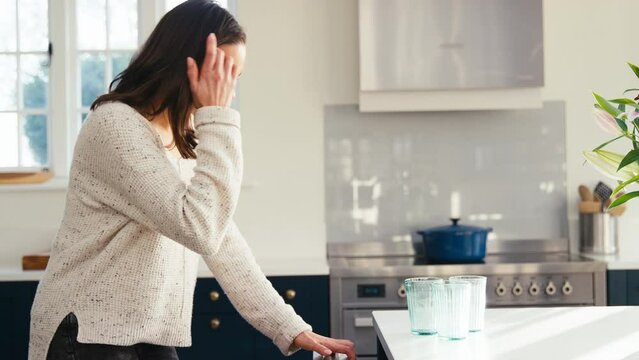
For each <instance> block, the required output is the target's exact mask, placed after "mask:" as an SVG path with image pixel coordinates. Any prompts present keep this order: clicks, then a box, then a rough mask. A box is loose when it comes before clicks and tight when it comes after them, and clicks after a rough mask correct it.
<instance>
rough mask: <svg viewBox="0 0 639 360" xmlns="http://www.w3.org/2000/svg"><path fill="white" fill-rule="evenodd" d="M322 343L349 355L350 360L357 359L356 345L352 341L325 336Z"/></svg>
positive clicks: (335, 350) (332, 349) (337, 351)
mask: <svg viewBox="0 0 639 360" xmlns="http://www.w3.org/2000/svg"><path fill="white" fill-rule="evenodd" d="M321 343H322V345H324V346H325V347H327V348H329V349H331V351H333V352H336V353H339V354H345V355H346V356H347V357H348V360H355V359H356V357H355V345H354V344H353V342H352V341H349V340H341V339H331V338H324V339H322V341H321Z"/></svg>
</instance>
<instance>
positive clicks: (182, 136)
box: [29, 0, 355, 360]
mask: <svg viewBox="0 0 639 360" xmlns="http://www.w3.org/2000/svg"><path fill="white" fill-rule="evenodd" d="M213 34H215V35H213ZM245 39H246V36H245V34H244V31H243V30H242V28H241V27H240V26H239V24H238V23H237V22H236V20H235V19H234V18H233V17H232V16H231V15H230V14H229V13H228V12H227V11H226V10H224V9H223V8H221V7H219V6H218V5H216V4H215V3H213V2H212V1H206V0H189V1H187V2H185V3H183V4H181V5H179V6H178V7H176V8H175V9H174V10H172V11H170V12H169V13H167V14H166V15H165V16H164V17H163V18H162V20H160V22H159V23H158V25H157V26H156V28H155V29H154V31H153V32H152V34H151V35H150V37H149V39H148V40H147V41H146V43H145V44H144V46H143V47H142V48H141V50H140V51H139V53H138V54H137V55H136V56H135V58H134V59H133V60H132V61H131V63H130V65H129V67H128V68H127V69H126V70H125V71H124V72H123V73H121V74H120V75H118V76H117V77H116V79H115V80H114V82H113V83H112V84H111V85H112V87H113V85H114V84H117V85H116V86H115V88H114V89H111V91H110V92H109V93H108V94H105V95H102V96H101V97H99V98H98V99H96V101H95V102H94V103H93V104H92V106H91V110H92V111H91V112H90V114H89V116H88V118H87V119H86V121H85V123H84V124H83V126H82V129H81V131H80V134H79V136H78V139H77V142H76V145H75V148H74V153H73V162H72V165H71V174H70V181H69V189H68V193H67V198H66V208H65V212H64V217H63V219H62V223H61V226H60V229H59V231H58V233H57V235H56V238H55V240H54V242H53V247H52V252H51V258H50V261H49V264H48V266H47V269H46V272H45V275H44V277H43V278H42V280H41V281H40V283H39V285H38V289H37V292H36V297H35V300H34V303H33V307H32V310H31V333H30V342H29V359H32V360H40V359H76V360H84V359H154V360H156V359H177V354H176V351H175V346H190V345H191V333H190V331H191V317H192V306H193V292H194V287H195V281H196V277H197V269H198V265H197V262H198V260H199V257H200V256H201V257H202V258H203V259H204V261H205V262H206V264H207V265H208V267H209V268H210V269H211V271H212V272H213V273H214V275H215V277H216V279H217V280H218V282H219V283H220V284H221V286H222V287H223V288H224V291H225V292H226V294H227V295H228V296H229V298H230V300H231V301H232V303H233V304H234V306H235V307H236V308H237V310H238V311H239V312H240V314H241V315H242V316H243V317H244V318H245V319H246V320H247V321H248V322H249V323H250V324H251V325H253V326H254V327H255V328H257V329H258V330H259V331H261V332H262V333H263V334H265V335H266V336H268V337H270V338H271V339H272V340H273V342H274V343H275V345H276V346H277V347H278V348H279V349H280V350H281V352H282V353H283V354H285V355H289V354H292V353H293V352H295V351H297V350H299V349H300V348H302V349H307V350H313V351H316V352H318V353H321V354H324V355H329V354H330V353H332V352H337V353H345V354H347V355H348V356H349V358H350V359H355V356H354V349H353V344H352V343H351V342H350V341H347V340H336V339H331V338H327V337H323V336H321V335H318V334H315V333H313V332H312V331H311V330H312V329H311V327H310V326H309V325H308V324H307V323H306V322H304V321H303V320H302V319H301V318H300V317H299V316H298V315H297V314H295V312H294V310H293V309H292V307H291V306H290V305H287V304H286V303H284V301H283V300H282V298H281V297H280V296H279V295H278V294H277V292H276V291H275V290H274V289H273V288H272V286H271V284H270V282H269V281H268V280H267V279H266V277H265V276H264V274H263V273H262V272H261V270H260V268H259V267H258V265H257V263H256V262H255V259H254V257H253V255H252V254H251V251H250V249H249V248H248V246H247V244H246V242H245V240H244V238H243V237H242V235H241V233H240V232H239V231H238V228H237V226H236V225H235V223H234V222H233V220H232V217H233V213H234V211H235V207H236V205H237V201H238V196H239V190H240V184H241V179H242V152H241V133H240V118H239V113H238V112H237V111H235V110H232V109H230V108H229V104H230V102H231V100H232V98H233V96H234V89H235V84H236V81H237V77H238V76H239V74H240V73H241V72H242V68H243V66H244V58H245ZM198 64H199V65H198ZM237 342H238V346H242V339H237Z"/></svg>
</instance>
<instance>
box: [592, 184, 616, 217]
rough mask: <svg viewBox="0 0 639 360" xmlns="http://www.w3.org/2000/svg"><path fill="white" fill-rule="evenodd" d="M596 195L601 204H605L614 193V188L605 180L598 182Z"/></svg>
mask: <svg viewBox="0 0 639 360" xmlns="http://www.w3.org/2000/svg"><path fill="white" fill-rule="evenodd" d="M594 192H595V197H596V198H598V199H599V200H600V201H601V204H602V205H603V204H605V203H606V201H607V200H608V199H610V195H612V189H611V188H610V186H608V185H606V184H604V183H603V182H601V181H600V182H598V183H597V186H595V191H594ZM603 210H604V208H603V206H602V208H601V212H603Z"/></svg>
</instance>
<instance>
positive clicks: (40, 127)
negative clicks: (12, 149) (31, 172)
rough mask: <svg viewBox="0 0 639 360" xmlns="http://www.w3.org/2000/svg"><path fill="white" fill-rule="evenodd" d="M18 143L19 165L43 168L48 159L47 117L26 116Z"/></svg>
mask: <svg viewBox="0 0 639 360" xmlns="http://www.w3.org/2000/svg"><path fill="white" fill-rule="evenodd" d="M22 125H23V126H22V139H21V141H20V150H21V151H20V156H21V159H20V165H21V166H44V165H47V163H48V162H49V159H48V151H47V149H48V147H47V144H48V139H47V116H46V115H39V114H38V115H35V114H30V115H27V116H26V117H25V119H24V121H23V124H22Z"/></svg>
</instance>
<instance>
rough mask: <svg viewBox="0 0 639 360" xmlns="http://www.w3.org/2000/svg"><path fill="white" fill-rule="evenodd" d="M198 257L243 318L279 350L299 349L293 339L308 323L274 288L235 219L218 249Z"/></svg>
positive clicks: (285, 353) (306, 327)
mask: <svg viewBox="0 0 639 360" xmlns="http://www.w3.org/2000/svg"><path fill="white" fill-rule="evenodd" d="M202 258H203V259H204V262H205V263H206V265H207V266H208V268H209V269H210V270H211V272H212V273H213V276H215V279H216V280H217V281H218V282H219V283H220V285H221V286H222V288H223V289H224V292H225V293H226V295H227V296H228V297H229V299H230V300H231V303H232V304H233V306H234V307H235V308H236V309H237V311H238V312H239V313H240V314H241V315H242V317H244V319H246V321H248V322H249V323H250V324H251V325H252V326H253V327H255V328H256V329H257V330H259V331H260V332H261V333H262V334H264V335H265V336H267V337H268V338H270V339H272V340H273V343H275V345H276V346H277V347H278V349H279V350H280V351H281V352H282V354H284V355H286V356H288V355H291V354H293V353H295V352H296V351H298V350H299V349H300V348H299V347H297V346H295V345H294V344H293V340H294V339H295V337H296V336H297V335H299V334H300V333H301V332H303V331H305V330H312V327H311V326H310V325H309V324H307V323H306V322H304V320H302V318H301V317H300V316H299V315H297V314H296V313H295V310H294V309H293V307H292V306H291V305H289V304H287V303H285V302H284V300H283V299H282V297H281V296H280V295H279V294H278V293H277V291H275V289H274V288H273V285H272V284H271V282H270V281H269V280H268V279H267V278H266V276H265V275H264V273H263V272H262V270H261V269H260V267H259V265H258V264H257V262H256V260H255V257H254V256H253V253H252V252H251V250H250V248H249V247H248V244H247V243H246V240H245V239H244V237H243V236H242V234H241V233H240V231H239V230H238V228H237V225H236V224H235V222H233V221H232V222H231V223H230V224H229V227H228V229H227V233H226V236H225V238H224V240H223V242H222V244H221V246H220V250H219V251H218V253H217V254H216V255H215V256H210V255H203V256H202Z"/></svg>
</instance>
